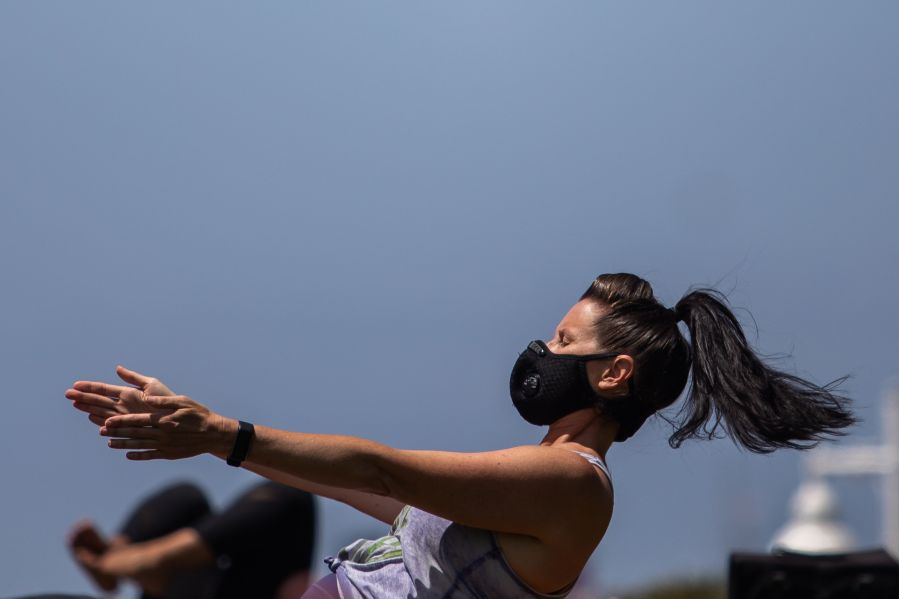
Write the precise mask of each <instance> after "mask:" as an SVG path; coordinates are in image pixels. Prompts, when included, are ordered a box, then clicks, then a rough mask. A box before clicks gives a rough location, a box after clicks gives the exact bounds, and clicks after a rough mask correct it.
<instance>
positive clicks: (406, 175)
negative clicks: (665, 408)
mask: <svg viewBox="0 0 899 599" xmlns="http://www.w3.org/2000/svg"><path fill="white" fill-rule="evenodd" d="M897 106H899V4H897V3H895V2H892V1H889V0H882V1H867V2H851V3H850V2H830V1H820V0H816V1H810V0H807V1H796V2H790V3H783V2H775V1H764V2H751V3H750V2H744V3H733V2H717V1H714V2H713V1H687V2H677V3H674V2H617V3H612V2H580V1H572V2H564V3H558V2H531V1H523V2H522V1H518V2H511V1H496V2H489V3H488V2H473V1H457V2H452V3H449V2H447V3H435V2H391V1H387V2H379V3H345V2H333V1H327V2H326V1H323V0H321V1H315V2H304V3H287V2H269V3H242V4H238V3H213V2H188V3H183V2H155V3H152V4H146V3H141V4H138V3H97V2H78V3H73V2H4V3H2V4H0V273H2V281H3V283H2V289H3V295H2V300H0V358H2V359H0V375H2V380H3V383H4V387H5V389H4V399H3V412H4V419H5V423H4V426H3V434H2V435H0V455H3V456H4V460H3V466H2V473H3V475H2V478H3V485H2V488H3V491H2V493H0V506H2V510H0V531H2V534H0V539H2V540H0V594H3V595H15V594H21V593H26V592H37V591H46V590H57V591H59V590H64V591H68V592H80V591H89V590H90V587H89V585H88V583H87V582H86V581H85V580H84V579H83V578H82V577H81V575H80V573H79V572H78V571H77V570H76V568H75V566H74V565H73V564H72V563H71V562H70V560H69V558H68V555H67V551H66V549H65V547H64V543H63V540H64V537H65V533H66V531H67V529H68V528H69V526H70V525H71V524H72V523H73V522H74V521H76V520H77V519H79V518H81V517H84V516H92V517H93V518H94V519H96V521H97V522H98V523H99V525H100V526H101V527H102V528H103V529H104V530H107V531H109V530H111V529H113V528H115V527H116V526H118V525H119V524H120V523H121V521H122V519H123V517H124V516H125V514H126V513H127V511H128V509H129V506H130V505H131V504H132V503H133V502H134V501H135V500H136V499H137V498H138V497H139V496H141V494H143V493H146V492H148V491H150V490H152V489H154V488H157V487H158V486H159V485H161V484H163V483H165V482H167V481H171V480H173V479H177V478H191V479H194V480H197V481H199V482H200V483H201V484H202V485H204V486H205V488H207V489H208V490H209V492H210V494H212V495H213V496H214V498H215V499H216V502H217V503H218V504H219V505H221V504H222V503H224V502H225V501H227V500H228V499H229V498H232V497H234V496H235V495H236V494H237V493H239V492H240V490H241V489H242V488H244V487H245V486H246V485H247V484H249V483H250V482H252V481H253V479H254V477H253V476H252V475H250V474H249V473H245V472H236V471H234V470H233V469H230V468H227V467H225V466H224V465H223V464H222V463H221V462H219V461H218V460H215V459H214V458H199V459H194V460H190V461H182V462H177V463H163V462H160V463H146V464H137V463H129V462H126V461H125V460H124V457H123V456H122V455H120V454H116V453H114V452H112V451H110V450H108V449H106V448H105V446H104V443H103V441H101V440H100V439H99V438H98V437H97V436H96V433H95V429H94V427H93V426H92V425H90V424H89V423H88V422H87V421H86V420H85V419H83V418H82V415H81V414H80V413H77V412H75V411H74V410H72V409H71V408H70V406H69V402H68V401H67V400H66V399H64V398H63V395H62V394H63V391H64V390H65V389H66V387H67V386H68V385H69V384H70V383H71V382H72V381H74V380H76V379H79V378H94V379H105V380H109V379H112V378H113V377H114V373H113V368H114V366H115V365H116V364H117V363H122V364H125V365H127V366H129V367H131V368H134V369H137V370H141V371H144V372H147V373H149V374H152V375H156V376H158V377H160V378H161V379H162V380H164V381H166V382H167V383H168V384H170V386H172V387H173V388H174V389H176V390H177V391H179V392H183V393H186V394H189V395H191V396H193V397H195V398H196V399H198V400H200V401H202V402H205V403H207V404H208V405H210V406H211V407H212V408H213V409H215V410H217V411H220V412H222V413H224V414H226V415H229V416H234V417H241V418H243V419H249V420H253V421H256V422H260V423H264V424H272V425H279V426H282V427H284V428H289V429H294V430H303V431H314V432H333V433H345V434H353V435H360V436H364V437H367V438H371V439H376V440H378V441H382V442H385V443H389V444H393V445H396V446H399V447H405V448H435V449H452V450H461V451H477V450H486V449H493V448H497V447H503V446H510V445H516V444H524V443H532V442H536V441H538V440H539V438H540V436H541V431H540V430H538V429H536V428H534V427H531V426H529V425H528V424H526V423H524V422H523V421H521V420H520V419H519V418H518V416H517V414H516V413H515V411H514V409H513V408H512V406H511V403H510V401H509V399H508V389H507V384H508V375H509V370H510V368H511V366H512V363H513V361H514V359H515V357H516V356H517V353H518V352H519V351H520V350H521V349H522V348H523V347H524V346H525V344H526V343H527V342H528V341H529V340H531V339H533V338H537V337H543V338H546V337H547V336H549V335H550V334H551V332H552V330H553V327H554V326H555V325H556V323H557V322H558V320H559V318H560V317H561V316H562V315H563V314H564V312H565V311H566V310H567V308H568V307H569V306H570V304H571V303H573V302H574V301H575V300H576V299H577V297H578V295H579V294H580V293H581V292H582V291H583V289H584V288H585V287H586V286H587V284H588V283H589V282H590V281H591V280H592V278H593V277H594V276H595V275H597V274H599V273H602V272H617V271H630V272H635V273H637V274H640V275H642V276H645V277H646V278H648V279H649V280H650V281H651V282H652V283H653V284H654V286H655V289H656V291H657V294H658V295H659V297H660V298H662V299H663V300H664V301H665V302H666V303H668V304H669V305H671V304H673V303H674V302H675V301H676V300H677V299H678V298H679V297H680V295H682V294H683V293H684V292H685V291H686V290H687V288H688V287H689V286H691V285H716V286H718V288H719V289H721V290H722V291H725V292H726V293H728V295H729V296H730V298H731V299H732V301H733V303H734V305H736V306H738V307H741V308H747V309H748V310H749V311H750V312H751V314H752V316H753V317H754V318H755V320H756V322H757V325H758V327H757V330H756V329H755V328H752V327H750V329H749V336H750V337H751V338H752V339H753V340H754V342H755V344H756V345H757V347H759V348H760V350H761V351H763V352H766V353H769V354H783V353H791V354H792V355H793V358H790V359H786V360H784V361H782V362H781V364H782V365H783V366H784V367H785V368H787V369H790V370H791V371H792V372H796V373H799V374H801V375H803V376H807V377H809V378H811V379H813V380H815V381H817V382H826V381H829V380H831V379H833V378H836V377H837V376H840V375H843V374H846V373H851V374H852V375H853V378H852V379H851V380H850V381H849V383H848V384H847V385H846V387H845V389H846V391H847V392H849V393H851V394H852V395H853V396H854V397H855V398H857V405H858V407H859V414H860V416H861V417H862V418H864V419H865V422H864V423H863V424H862V425H860V426H858V427H857V428H856V429H855V430H854V431H853V433H852V436H851V437H849V439H847V442H858V441H861V440H865V439H870V438H874V437H876V436H877V435H878V432H879V423H878V422H877V413H878V412H877V409H876V407H877V404H878V401H879V397H880V394H881V392H882V391H883V389H884V386H885V385H886V384H887V381H888V379H889V378H890V377H891V376H893V375H896V374H897V373H899V349H897V341H896V339H897V333H899V316H897V311H896V308H895V305H896V298H897V297H899V277H897V276H896V263H897V257H899V241H897V234H896V226H897V225H896V223H897V220H899V208H897V195H899V168H897V166H899V109H897ZM741 314H743V316H746V314H747V313H745V312H743V313H741ZM747 322H749V323H750V324H751V321H750V320H749V319H748V317H747ZM669 432H670V429H669V428H668V427H667V425H665V424H664V423H663V422H661V421H656V422H653V423H651V424H650V425H647V426H646V427H644V429H643V430H641V432H640V433H639V434H638V435H637V436H636V437H635V438H634V439H633V440H632V441H630V442H628V443H626V444H624V445H621V446H615V447H614V448H613V450H612V451H611V452H610V454H609V463H610V466H611V468H612V470H613V474H614V477H615V485H616V492H617V495H616V510H615V511H616V513H615V516H614V519H613V523H612V525H611V528H610V530H609V532H608V534H607V536H606V538H605V539H604V541H603V543H602V545H601V547H600V548H599V549H598V550H597V552H596V553H595V555H594V558H593V560H592V561H591V563H590V565H589V568H588V571H587V574H586V578H590V579H592V580H593V581H594V582H595V583H596V584H599V585H601V586H602V587H603V588H604V589H606V590H608V589H615V588H623V587H628V586H632V585H638V584H644V583H647V582H650V581H653V580H658V579H662V578H665V577H668V576H672V575H697V574H710V575H723V573H724V568H725V564H726V557H727V553H728V552H729V551H730V550H732V549H735V548H740V549H762V548H764V546H765V544H766V543H767V542H768V540H769V539H770V537H771V535H772V534H773V533H774V531H775V530H776V529H777V528H778V527H779V526H780V525H781V524H782V523H783V522H784V520H785V519H786V517H787V513H786V502H787V500H788V498H789V496H790V494H791V493H792V491H793V490H794V489H795V486H796V483H797V472H798V471H797V466H798V455H797V454H796V453H795V452H779V453H777V454H774V455H772V456H766V457H760V456H755V455H750V454H747V453H742V452H740V451H738V450H737V449H735V448H734V447H733V445H732V444H731V443H730V442H728V441H718V442H713V443H698V442H694V443H690V444H688V445H686V446H684V447H683V448H682V449H680V450H677V451H675V450H671V449H670V448H668V446H667V443H666V438H667V435H668V433H669ZM875 491H876V486H875V484H874V483H873V482H864V481H862V482H856V483H851V484H849V483H846V484H841V485H840V492H841V498H842V499H843V501H844V502H845V505H846V506H847V519H848V520H849V521H850V523H851V524H852V526H854V527H855V529H856V530H857V532H858V533H859V535H860V536H861V537H862V539H863V541H864V542H865V543H866V544H876V543H877V541H878V538H879V530H878V526H879V523H878V518H877V515H878V514H879V505H878V499H877V495H876V492H875ZM322 515H323V519H322V521H321V526H320V539H321V542H320V543H319V546H318V550H317V553H318V555H320V556H322V557H323V556H325V555H329V554H331V553H333V552H334V551H336V549H337V548H338V547H340V546H341V545H342V544H344V543H345V542H348V541H351V540H352V539H354V538H356V537H357V536H362V535H375V534H379V533H380V532H381V528H382V527H381V526H379V525H378V524H377V523H372V522H371V521H369V520H367V519H366V518H365V517H364V516H361V515H356V514H355V513H353V512H352V511H351V510H350V509H349V508H344V507H342V506H339V505H335V504H327V505H324V506H323V510H322Z"/></svg>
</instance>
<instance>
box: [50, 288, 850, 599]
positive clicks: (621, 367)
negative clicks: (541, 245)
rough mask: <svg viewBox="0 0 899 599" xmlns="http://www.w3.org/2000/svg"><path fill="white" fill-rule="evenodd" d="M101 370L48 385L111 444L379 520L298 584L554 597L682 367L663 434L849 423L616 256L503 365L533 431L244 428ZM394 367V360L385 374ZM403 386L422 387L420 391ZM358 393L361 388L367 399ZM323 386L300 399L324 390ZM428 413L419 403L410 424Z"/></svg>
mask: <svg viewBox="0 0 899 599" xmlns="http://www.w3.org/2000/svg"><path fill="white" fill-rule="evenodd" d="M353 317H354V315H352V314H348V315H347V318H348V319H350V318H353ZM680 323H683V325H684V328H685V329H686V331H683V330H682V329H681V325H680ZM684 332H686V333H688V335H685V334H684ZM351 350H352V343H350V344H349V347H348V352H350V351H351ZM350 356H351V354H350ZM353 359H358V358H356V357H353V356H351V357H350V358H348V359H346V360H345V363H346V368H347V376H352V368H353V362H352V360H353ZM385 359H386V358H385ZM391 359H392V360H394V364H396V357H395V356H394V357H392V358H391ZM400 364H401V363H400ZM448 368H449V369H451V368H452V365H448ZM118 374H119V376H120V377H121V378H122V379H123V380H124V381H125V382H126V383H129V385H127V386H122V385H113V384H107V383H103V382H98V381H78V382H76V383H75V384H74V385H73V387H72V388H71V389H69V390H67V391H66V397H67V398H69V399H70V400H72V401H73V402H74V406H75V407H76V408H77V409H79V410H82V411H84V412H87V413H88V415H89V418H90V420H91V421H92V422H93V423H94V424H96V425H98V426H99V427H100V434H101V435H103V436H107V437H110V440H109V442H108V443H109V446H110V447H112V448H115V449H124V450H128V451H127V453H126V456H127V457H128V458H129V459H132V460H154V459H181V458H188V457H191V456H195V455H200V454H204V453H209V454H212V455H215V456H218V457H220V458H222V459H226V460H227V462H228V463H229V464H230V465H233V466H242V467H244V468H247V469H249V470H251V471H253V472H256V473H258V474H260V475H262V476H264V477H267V478H269V479H271V480H274V481H278V482H281V483H284V484H287V485H290V486H293V487H296V488H298V489H303V490H305V491H308V492H310V493H315V494H318V495H322V496H324V497H329V498H332V499H336V500H338V501H342V502H344V503H346V504H348V505H350V506H352V507H355V508H357V509H358V510H360V511H362V512H363V513H366V514H369V515H371V516H372V517H374V518H377V519H379V520H381V521H383V522H385V523H388V524H390V525H391V529H390V534H388V535H386V536H384V537H382V538H380V539H376V540H364V539H360V540H358V541H356V542H354V543H352V544H351V545H349V546H347V547H344V548H343V549H341V550H340V551H339V552H337V554H336V555H335V556H333V557H331V558H328V560H326V561H327V563H328V565H329V567H330V569H331V571H332V574H330V575H329V576H327V577H325V578H324V579H322V580H320V581H318V582H317V583H316V584H314V585H313V586H312V587H311V588H310V589H309V590H308V591H307V592H306V593H305V594H304V595H303V597H304V599H338V598H340V599H384V598H393V597H409V598H411V597H420V598H426V597H427V598H430V597H453V598H463V597H464V598H469V597H470V598H476V597H477V598H487V597H489V598H491V599H497V598H502V597H515V598H547V597H552V598H560V597H565V596H566V595H567V594H568V592H569V591H570V590H571V588H572V587H573V585H574V583H575V581H576V580H577V578H578V576H579V574H580V572H581V570H582V568H583V567H584V565H585V564H586V562H587V559H588V558H589V557H590V555H591V554H592V553H593V551H594V550H595V549H596V547H597V546H598V545H599V543H600V541H601V540H602V538H603V535H604V534H605V531H606V529H607V527H608V525H609V521H610V519H611V517H612V506H613V488H612V482H611V476H610V474H609V468H608V466H607V453H608V451H609V448H610V447H611V446H612V444H613V443H614V442H623V441H625V440H627V439H628V438H629V437H630V436H632V435H633V434H634V433H635V432H636V431H637V430H638V429H639V428H640V426H642V424H643V423H644V422H645V421H646V419H647V418H648V417H650V416H651V415H653V414H655V413H656V412H658V411H659V410H661V409H663V408H665V407H667V406H670V405H671V404H672V403H674V402H675V401H676V400H677V398H678V397H679V396H680V395H681V393H682V392H683V391H684V388H685V387H686V386H687V382H688V379H689V378H692V383H691V385H690V388H689V390H688V392H687V394H686V397H685V399H684V403H683V409H682V412H681V414H682V419H681V420H680V421H679V422H678V423H676V428H675V431H674V433H673V434H672V436H671V437H670V439H669V443H670V444H671V445H672V447H678V446H680V445H681V444H682V443H683V442H684V441H685V440H687V439H690V438H694V437H695V438H706V439H711V438H714V437H717V436H720V433H722V432H724V433H726V434H727V435H729V436H730V437H731V438H733V440H734V441H735V442H736V443H738V444H739V445H741V446H742V447H744V448H746V449H748V450H750V451H753V452H757V453H767V452H770V451H774V450H776V449H779V448H796V449H804V448H808V447H811V446H813V445H814V444H815V443H816V442H817V441H819V440H821V439H823V438H825V437H827V436H829V435H839V434H842V429H844V428H845V427H847V426H849V425H851V424H853V422H854V418H853V416H852V414H851V412H850V411H849V409H848V401H849V400H848V399H847V398H845V397H843V396H841V395H838V394H836V393H835V391H834V385H833V384H830V385H825V386H818V385H816V384H814V383H811V382H808V381H806V380H803V379H801V378H798V377H796V376H793V375H790V374H787V373H784V372H781V371H778V370H775V369H773V368H771V367H770V366H768V365H766V364H765V363H764V362H763V361H762V360H761V359H760V358H759V357H758V356H757V355H756V353H755V351H754V350H753V349H752V348H751V347H750V345H749V343H748V342H747V340H746V338H745V336H744V334H743V331H742V328H741V326H740V324H739V322H738V321H737V319H736V317H735V316H734V315H733V313H732V312H731V310H730V309H729V308H728V307H727V304H726V301H725V300H724V298H723V297H722V296H721V295H720V294H718V293H717V292H715V291H713V290H694V291H691V292H689V293H687V294H686V295H685V296H683V297H682V298H681V299H680V301H678V302H677V304H676V305H675V306H674V307H673V308H668V307H666V306H664V305H663V304H662V303H660V302H659V301H658V300H657V299H656V298H655V296H654V294H653V290H652V287H651V286H650V284H649V283H648V282H647V281H645V280H643V279H641V278H639V277H637V276H635V275H632V274H626V273H624V274H606V275H601V276H599V277H597V278H596V279H595V280H594V281H593V283H592V284H591V285H590V286H589V287H588V288H587V290H586V292H584V294H583V295H582V296H581V298H580V300H579V301H577V302H576V303H575V304H574V305H573V306H572V307H571V308H570V309H569V310H568V312H567V313H566V314H565V316H564V317H563V318H562V320H561V322H560V323H559V324H558V326H557V327H556V329H555V331H554V333H553V335H552V336H551V338H550V339H549V340H548V341H545V342H544V341H539V340H538V341H533V342H531V343H530V344H529V345H528V346H527V348H526V349H525V350H524V351H523V352H522V353H521V354H520V355H519V357H518V360H517V361H516V363H515V364H514V366H513V369H512V374H511V377H510V394H511V398H512V402H513V404H514V406H515V407H516V408H517V410H518V412H519V414H520V415H521V417H523V418H524V419H525V420H527V421H528V422H530V423H532V424H534V425H538V426H548V427H549V429H548V431H547V432H546V434H545V435H544V436H543V438H542V440H541V441H540V442H539V443H538V444H535V445H524V446H519V447H511V448H506V449H500V450H497V451H488V452H482V453H456V452H445V451H408V450H399V449H394V448H391V447H387V446H385V445H382V444H379V443H375V442H372V441H367V440H364V439H360V438H355V437H346V436H338V435H318V434H310V433H300V432H288V431H284V430H278V429H275V428H270V427H264V426H258V427H257V426H254V425H252V424H250V423H247V422H243V421H238V420H235V419H233V418H228V417H225V416H223V415H220V414H218V413H216V412H214V411H212V410H210V409H209V408H207V407H206V406H205V405H203V404H201V403H198V402H196V401H194V400H193V399H191V398H190V397H187V396H184V395H175V394H173V393H172V392H171V391H170V390H168V389H167V388H166V387H165V386H164V385H162V384H161V383H160V382H159V381H158V380H157V379H154V378H152V377H147V376H144V375H141V374H138V373H136V372H133V371H129V370H127V369H124V368H121V367H119V369H118ZM455 376H458V372H447V378H446V380H437V381H435V382H434V384H435V385H445V384H448V383H449V382H451V380H452V378H453V377H455ZM402 377H403V372H402V369H401V368H399V369H398V370H397V384H398V385H400V386H401V385H402V383H403V378H402ZM285 378H287V379H289V378H290V377H289V376H286V377H285ZM418 392H419V393H421V395H422V396H423V400H422V401H427V390H419V391H418ZM376 393H377V390H373V395H372V400H373V401H383V398H380V397H377V396H376ZM335 394H338V395H335V397H326V398H309V399H308V401H310V402H313V401H316V400H319V401H333V400H337V401H339V400H340V397H339V388H336V389H335ZM472 417H473V418H475V417H477V415H472ZM435 425H437V424H436V423H432V422H429V421H428V419H427V417H426V412H424V411H423V412H422V417H421V419H420V424H419V426H421V427H428V426H435ZM651 541H652V539H647V542H651Z"/></svg>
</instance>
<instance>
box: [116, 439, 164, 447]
mask: <svg viewBox="0 0 899 599" xmlns="http://www.w3.org/2000/svg"><path fill="white" fill-rule="evenodd" d="M107 445H109V446H110V447H112V448H113V449H159V441H158V440H156V439H110V440H109V443H107Z"/></svg>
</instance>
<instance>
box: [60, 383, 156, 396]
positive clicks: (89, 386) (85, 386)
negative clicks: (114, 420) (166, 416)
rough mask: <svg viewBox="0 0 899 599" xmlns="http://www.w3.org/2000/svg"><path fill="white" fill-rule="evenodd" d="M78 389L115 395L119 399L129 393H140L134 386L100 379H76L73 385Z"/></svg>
mask: <svg viewBox="0 0 899 599" xmlns="http://www.w3.org/2000/svg"><path fill="white" fill-rule="evenodd" d="M72 387H74V388H75V390H76V391H83V392H85V393H94V394H96V395H104V396H106V397H114V398H116V399H119V398H121V397H122V396H123V394H124V395H127V394H129V393H140V391H138V390H137V389H135V388H134V387H122V386H121V385H110V384H107V383H101V382H99V381H75V384H73V385H72Z"/></svg>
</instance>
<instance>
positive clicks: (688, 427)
mask: <svg viewBox="0 0 899 599" xmlns="http://www.w3.org/2000/svg"><path fill="white" fill-rule="evenodd" d="M674 313H675V315H676V317H677V318H678V319H679V320H683V321H684V322H685V323H686V325H687V328H688V329H689V331H690V348H691V357H692V372H691V374H692V380H691V384H690V389H689V392H688V394H687V398H686V400H685V401H684V406H683V409H682V411H681V414H682V415H683V420H682V421H681V423H680V426H679V428H678V429H677V430H676V431H675V432H674V434H673V435H671V437H670V439H669V443H670V445H671V446H672V447H680V445H681V444H682V443H683V442H684V441H685V440H687V439H690V438H694V437H695V438H700V439H712V438H715V437H717V436H718V435H717V431H718V429H719V428H721V427H723V428H724V429H725V430H726V431H727V433H728V434H729V435H730V436H731V437H732V438H733V439H734V440H735V441H736V442H738V443H739V444H740V445H742V446H743V447H745V448H746V449H748V450H750V451H752V452H755V453H769V452H771V451H774V450H775V449H779V448H782V447H790V448H793V449H808V448H809V447H813V446H814V445H815V444H817V442H818V441H820V440H822V439H824V438H825V437H827V436H830V435H843V434H845V433H844V431H842V430H841V429H843V428H845V427H847V426H850V425H852V424H854V423H855V422H856V419H855V418H854V417H853V416H852V414H851V412H850V411H849V409H848V404H849V399H848V398H846V397H843V396H841V395H838V394H837V393H835V391H834V390H835V388H836V387H837V386H838V385H839V384H840V383H842V382H843V381H844V380H845V378H846V377H843V378H840V379H837V380H836V381H833V382H831V383H829V384H827V385H825V386H823V387H819V386H818V385H815V384H814V383H811V382H809V381H806V380H804V379H801V378H799V377H797V376H794V375H791V374H787V373H785V372H781V371H779V370H775V369H773V368H771V367H770V366H767V365H766V364H764V363H763V362H762V360H761V359H760V358H759V357H758V356H757V355H756V354H755V352H754V351H753V350H752V348H751V347H750V345H749V343H748V342H747V341H746V337H745V335H744V334H743V330H742V328H741V327H740V323H739V322H738V321H737V319H736V317H735V316H734V315H733V313H732V312H731V311H730V310H729V309H728V307H727V306H726V304H725V300H724V298H723V296H722V295H721V294H720V293H718V292H717V291H714V290H711V289H704V290H696V291H693V292H691V293H688V294H687V295H685V296H684V297H683V298H682V299H681V300H680V301H679V302H678V303H677V305H676V306H675V308H674ZM722 421H723V423H722Z"/></svg>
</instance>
